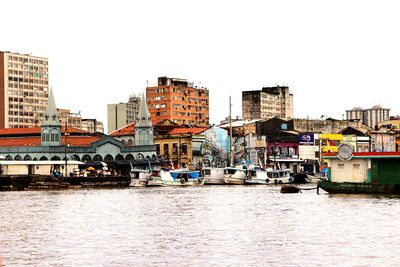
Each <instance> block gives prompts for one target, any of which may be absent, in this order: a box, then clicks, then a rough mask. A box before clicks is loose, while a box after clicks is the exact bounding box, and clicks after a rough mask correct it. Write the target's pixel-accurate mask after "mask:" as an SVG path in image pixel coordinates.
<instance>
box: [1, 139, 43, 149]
mask: <svg viewBox="0 0 400 267" xmlns="http://www.w3.org/2000/svg"><path fill="white" fill-rule="evenodd" d="M40 143H41V141H40V137H24V138H0V146H6V147H7V146H40Z"/></svg>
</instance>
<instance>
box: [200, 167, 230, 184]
mask: <svg viewBox="0 0 400 267" xmlns="http://www.w3.org/2000/svg"><path fill="white" fill-rule="evenodd" d="M201 176H203V177H204V179H205V181H204V184H209V185H216V184H225V181H224V178H225V176H224V168H216V167H204V168H203V169H202V170H201Z"/></svg>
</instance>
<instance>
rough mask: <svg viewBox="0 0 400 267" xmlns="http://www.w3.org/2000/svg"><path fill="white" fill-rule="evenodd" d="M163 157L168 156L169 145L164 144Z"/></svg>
mask: <svg viewBox="0 0 400 267" xmlns="http://www.w3.org/2000/svg"><path fill="white" fill-rule="evenodd" d="M164 155H166V156H168V155H169V144H164Z"/></svg>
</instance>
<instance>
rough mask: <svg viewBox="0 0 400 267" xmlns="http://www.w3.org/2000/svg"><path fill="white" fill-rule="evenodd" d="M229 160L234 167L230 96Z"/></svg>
mask: <svg viewBox="0 0 400 267" xmlns="http://www.w3.org/2000/svg"><path fill="white" fill-rule="evenodd" d="M229 159H230V165H229V166H231V167H232V166H233V148H232V103H231V96H229Z"/></svg>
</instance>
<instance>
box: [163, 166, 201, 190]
mask: <svg viewBox="0 0 400 267" xmlns="http://www.w3.org/2000/svg"><path fill="white" fill-rule="evenodd" d="M160 177H161V183H162V185H163V186H201V185H203V184H204V181H205V179H204V177H201V176H200V171H190V170H188V169H176V170H168V169H161V170H160Z"/></svg>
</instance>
